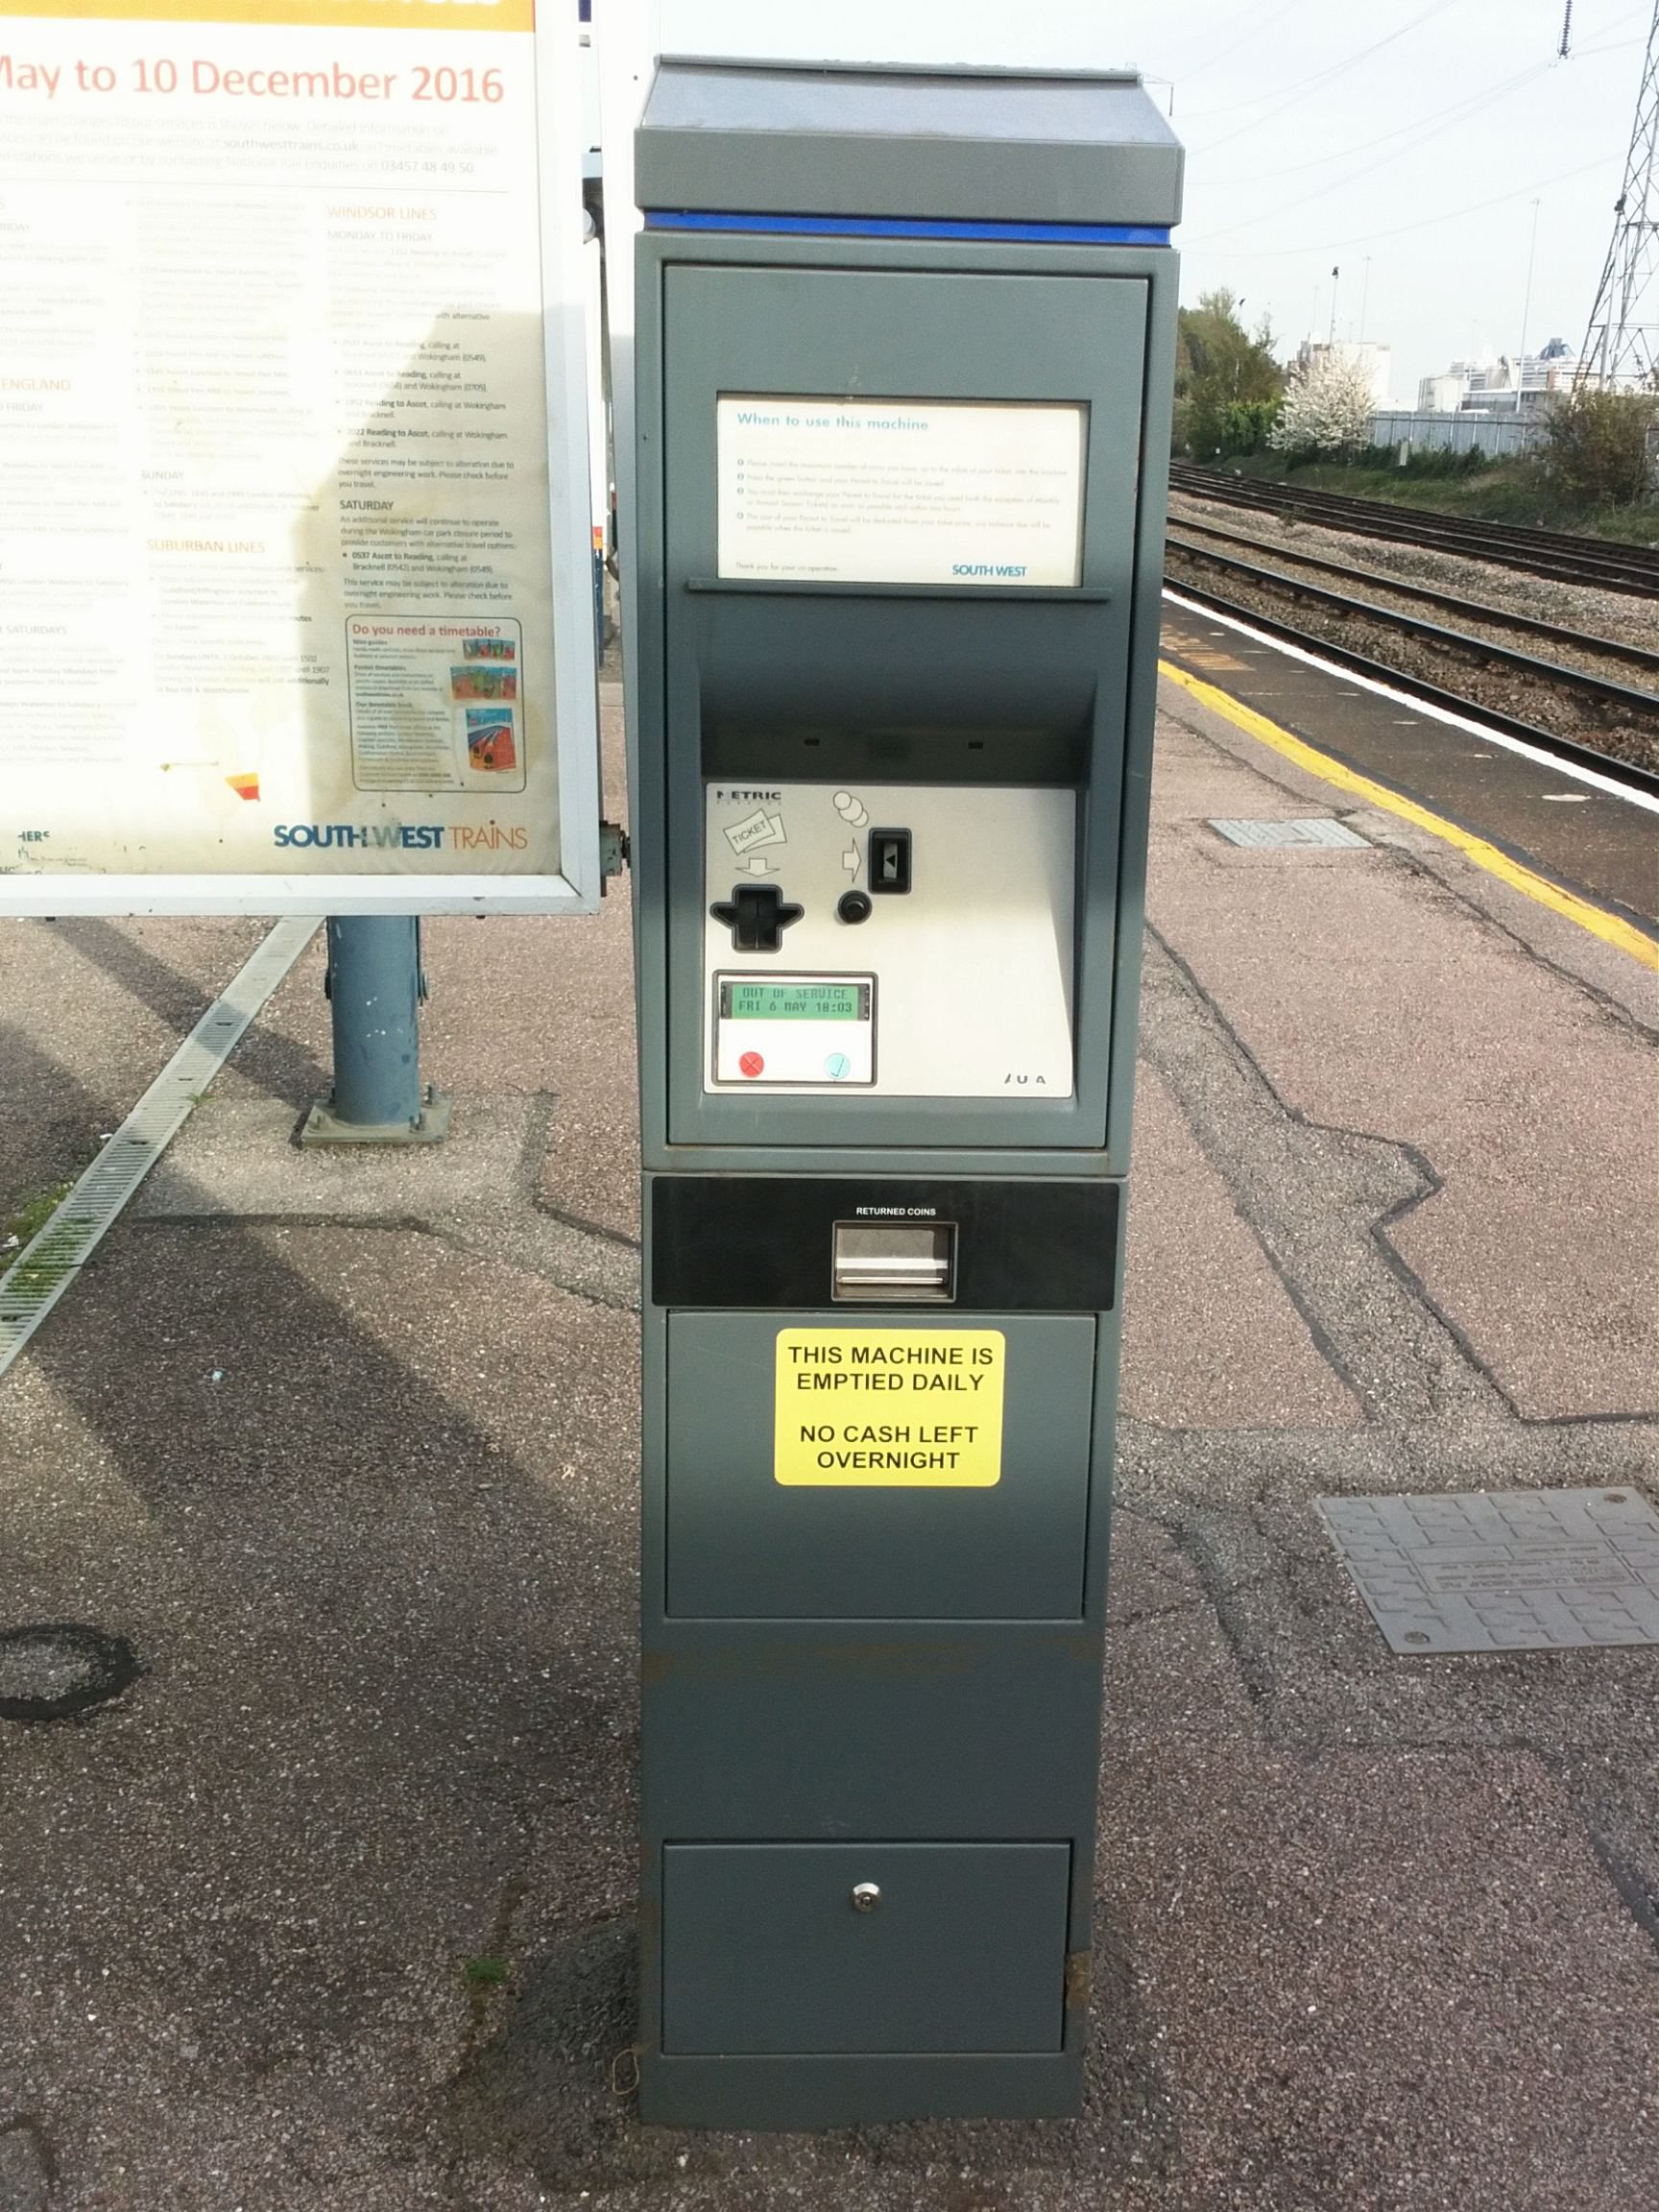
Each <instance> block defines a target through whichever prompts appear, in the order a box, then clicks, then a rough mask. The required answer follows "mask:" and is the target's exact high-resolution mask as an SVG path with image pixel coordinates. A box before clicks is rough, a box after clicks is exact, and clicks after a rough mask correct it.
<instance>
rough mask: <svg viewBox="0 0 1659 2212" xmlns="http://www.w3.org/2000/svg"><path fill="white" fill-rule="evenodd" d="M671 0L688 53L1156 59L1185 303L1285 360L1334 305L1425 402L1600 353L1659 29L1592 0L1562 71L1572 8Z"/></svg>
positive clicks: (1398, 385) (1342, 329)
mask: <svg viewBox="0 0 1659 2212" xmlns="http://www.w3.org/2000/svg"><path fill="white" fill-rule="evenodd" d="M601 4H603V0H601ZM658 5H659V8H660V18H661V31H660V40H661V50H662V51H664V52H667V53H682V54H688V53H698V54H741V53H749V54H753V55H774V56H778V57H780V58H785V57H793V58H800V59H818V60H893V61H899V60H905V61H960V62H975V61H977V62H999V63H1004V64H1006V63H1011V62H1012V63H1019V64H1022V65H1047V66H1056V65H1059V66H1067V65H1070V66H1073V67H1096V68H1097V67H1102V66H1107V65H1112V66H1117V65H1121V64H1125V63H1128V64H1133V65H1134V66H1137V67H1139V68H1140V69H1141V70H1142V72H1143V73H1144V74H1145V76H1146V78H1147V80H1148V82H1149V84H1150V88H1151V90H1152V92H1153V94H1154V96H1155V97H1156V98H1157V99H1158V101H1159V103H1160V105H1161V106H1163V107H1165V108H1169V107H1170V105H1171V103H1172V104H1173V112H1172V116H1171V120H1172V122H1173V125H1174V128H1175V130H1176V131H1177V132H1178V133H1179V134H1180V136H1181V138H1182V139H1183V140H1184V142H1185V144H1186V147H1187V190H1186V213H1185V218H1184V220H1183V222H1182V226H1181V228H1180V229H1179V230H1178V231H1177V233H1176V243H1177V245H1178V246H1179V248H1180V250H1181V255H1182V277H1181V290H1182V298H1183V301H1186V302H1188V303H1191V302H1192V301H1195V300H1196V299H1197V297H1198V295H1199V294H1200V293H1202V292H1207V291H1211V290H1214V289H1215V288H1217V287H1222V286H1224V287H1226V288H1227V289H1228V290H1230V291H1232V292H1233V293H1235V294H1236V295H1238V297H1239V298H1240V299H1241V301H1242V302H1243V305H1242V309H1241V312H1242V316H1243V320H1244V321H1245V323H1247V324H1248V325H1251V326H1252V327H1255V326H1256V325H1257V324H1258V323H1259V322H1260V321H1261V320H1262V318H1265V319H1266V320H1267V321H1268V323H1269V324H1270V325H1271V328H1272V330H1273V333H1274V335H1275V339H1276V342H1277V349H1278V350H1279V352H1280V353H1281V355H1282V356H1283V355H1285V354H1286V353H1288V352H1292V351H1293V350H1294V349H1295V346H1296V343H1297V341H1298V340H1300V339H1302V338H1304V337H1307V336H1310V335H1312V336H1317V337H1319V338H1325V337H1328V336H1329V335H1330V333H1331V327H1332V315H1333V298H1332V294H1333V290H1334V293H1335V299H1334V315H1335V332H1336V335H1337V337H1338V338H1358V337H1364V338H1367V339H1375V340H1378V341H1381V342H1382V343H1384V344H1386V345H1388V346H1390V347H1391V348H1392V349H1393V397H1394V398H1395V400H1396V401H1397V402H1398V403H1401V404H1404V405H1409V404H1411V403H1412V402H1414V400H1415V397H1416V393H1417V382H1418V379H1419V378H1420V377H1422V376H1425V375H1429V374H1431V373H1433V372H1434V371H1436V370H1440V369H1444V368H1445V367H1446V366H1447V365H1448V364H1449V363H1450V362H1451V361H1452V360H1453V359H1455V358H1466V357H1475V358H1483V357H1487V356H1490V355H1495V354H1497V353H1500V352H1506V353H1511V354H1513V353H1514V352H1516V351H1517V350H1518V349H1519V348H1520V346H1521V343H1522V339H1523V333H1525V338H1526V344H1527V350H1528V351H1529V352H1535V351H1537V349H1539V347H1540V346H1541V345H1542V344H1543V343H1544V342H1545V341H1546V340H1548V339H1550V338H1551V337H1556V336H1559V337H1563V338H1565V339H1566V340H1567V342H1568V344H1569V345H1570V346H1572V347H1574V348H1575V349H1576V348H1577V347H1578V346H1579V345H1581V344H1582V342H1583V337H1584V327H1585V324H1586V321H1587V319H1588V317H1589V313H1590V308H1591V304H1592V301H1593V300H1594V297H1595V292H1596V285H1597V280H1598V278H1599V276H1600V273H1601V264H1602V261H1603V259H1604V258H1605V255H1606V252H1607V244H1608V240H1609V238H1610V236H1611V234H1612V226H1613V203H1614V201H1615V200H1616V199H1617V198H1618V196H1619V189H1620V184H1621V181H1622V179H1623V162H1624V152H1625V147H1626V143H1627V141H1628V138H1629V135H1630V123H1631V118H1632V115H1633V113H1634V110H1635V106H1636V95H1637V89H1638V85H1639V83H1640V78H1641V71H1642V60H1643V52H1644V48H1645V45H1646V41H1647V29H1648V25H1649V23H1650V22H1651V20H1652V14H1653V0H1640V4H1639V5H1633V4H1632V0H1574V7H1573V49H1574V50H1573V54H1572V57H1571V59H1569V60H1565V61H1563V60H1558V59H1557V56H1556V48H1557V46H1558V45H1559V43H1560V36H1561V21H1562V15H1563V12H1564V8H1565V0H1364V4H1363V5H1357V4H1356V0H1256V4H1254V5H1251V6H1241V5H1239V4H1238V0H833V4H832V5H831V4H829V0H658ZM1534 203H1536V207H1534ZM1535 219H1536V252H1535V254H1534V252H1533V226H1534V220H1535ZM1529 260H1530V261H1531V263H1532V281H1531V295H1530V301H1529V303H1528V299H1527V268H1528V262H1529ZM1333 268H1336V269H1339V270H1340V272H1341V274H1340V276H1339V277H1338V278H1337V279H1336V280H1335V283H1334V285H1333V279H1332V276H1331V271H1332V270H1333Z"/></svg>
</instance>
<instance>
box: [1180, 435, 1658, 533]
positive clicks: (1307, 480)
mask: <svg viewBox="0 0 1659 2212" xmlns="http://www.w3.org/2000/svg"><path fill="white" fill-rule="evenodd" d="M1222 468H1223V469H1224V470H1226V471H1233V470H1237V471H1238V474H1239V475H1241V476H1255V477H1264V478H1266V479H1267V480H1268V481H1269V482H1271V483H1275V484H1293V485H1296V486H1298V487H1299V488H1301V489H1303V490H1305V491H1310V492H1341V493H1346V494H1347V495H1348V496H1349V497H1350V498H1354V499H1385V500H1387V501H1388V502H1389V504H1390V505H1392V506H1395V507H1418V508H1425V509H1427V510H1428V511H1429V512H1431V514H1435V515H1459V516H1463V517H1466V518H1467V519H1469V520H1471V521H1479V522H1524V523H1527V524H1530V525H1532V526H1533V527H1535V528H1540V529H1545V530H1575V531H1578V532H1580V533H1581V534H1582V535H1583V536H1585V537H1590V538H1608V539H1612V540H1615V541H1617V542H1619V543H1621V544H1625V545H1659V503H1655V502H1654V501H1652V500H1649V501H1648V502H1647V504H1646V505H1644V506H1641V507H1598V508H1575V507H1570V506H1567V505H1565V504H1564V503H1563V501H1562V500H1561V499H1560V497H1559V496H1558V494H1557V493H1555V492H1554V491H1553V490H1552V489H1551V485H1550V483H1549V480H1548V479H1547V478H1546V477H1545V475H1544V473H1543V471H1542V469H1539V467H1538V466H1537V464H1536V462H1534V461H1532V460H1530V459H1519V460H1514V461H1493V462H1491V463H1489V464H1488V465H1487V467H1485V468H1484V469H1475V470H1473V471H1471V472H1470V473H1469V474H1467V475H1465V474H1461V473H1459V474H1457V475H1455V476H1450V475H1449V476H1433V475H1429V474H1424V475H1417V474H1414V473H1413V472H1412V471H1411V470H1409V469H1373V468H1359V467H1354V466H1351V465H1349V464H1348V463H1346V462H1341V461H1315V462H1311V463H1309V464H1307V465H1305V466H1304V467H1301V468H1296V469H1292V468H1289V467H1288V466H1287V465H1286V463H1285V462H1284V461H1283V460H1281V459H1280V457H1279V456H1278V455H1277V454H1274V453H1249V454H1240V455H1238V456H1237V457H1236V458H1234V459H1233V460H1231V461H1226V462H1224V463H1223V464H1222Z"/></svg>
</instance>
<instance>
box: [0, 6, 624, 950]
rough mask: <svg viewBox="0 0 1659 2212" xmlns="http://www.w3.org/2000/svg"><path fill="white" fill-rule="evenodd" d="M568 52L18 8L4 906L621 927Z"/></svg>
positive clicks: (1, 525)
mask: <svg viewBox="0 0 1659 2212" xmlns="http://www.w3.org/2000/svg"><path fill="white" fill-rule="evenodd" d="M560 28H561V31H562V32H563V30H564V29H565V26H564V24H563V20H561V26H560ZM542 43H543V44H552V43H553V41H552V40H551V39H550V38H548V39H546V40H544V41H543V42H542ZM558 49H559V50H558V51H557V52H556V53H553V54H549V53H546V52H544V51H542V50H541V46H539V41H538V38H537V35H536V29H535V18H534V12H533V0H56V4H55V0H27V4H25V5H20V4H19V0H0V911H11V912H31V911H34V912H40V911H45V912H60V911H73V910H75V907H76V904H77V902H76V901H75V900H74V899H73V898H72V897H68V896H63V897H58V902H56V903H53V902H51V898H52V897H54V896H57V891H58V887H63V888H64V890H65V891H66V892H73V890H74V889H75V888H76V887H77V886H79V887H80V889H81V891H82V893H83V894H84V896H83V898H82V899H81V901H80V902H79V903H80V906H81V910H97V908H98V906H99V904H100V899H99V892H98V888H97V886H99V885H102V886H104V887H105V888H106V889H108V888H109V887H111V886H113V885H117V884H121V883H125V884H126V885H128V886H129V887H130V888H131V887H132V886H134V885H136V886H137V888H136V889H134V890H133V891H132V904H133V905H134V906H135V907H138V908H140V909H142V908H160V907H162V906H170V907H171V908H172V909H173V910H176V911H177V910H184V911H189V910H198V911H222V910H225V909H226V908H227V907H228V906H230V907H233V906H235V905H244V906H246V907H248V908H249V909H250V910H252V911H255V912H277V911H282V910H285V909H286V910H294V909H295V908H296V907H299V908H301V909H305V910H310V911H317V910H319V908H321V907H323V906H325V905H326V907H327V909H328V910H329V911H371V910H373V909H374V908H375V907H386V908H389V909H391V910H397V911H421V910H443V909H444V908H445V907H451V908H454V907H459V908H462V909H465V910H471V911H478V910H481V909H482V908H487V907H489V906H493V905H514V906H519V907H523V906H525V905H530V904H537V905H543V906H555V905H561V904H569V905H583V904H591V902H592V899H591V896H590V894H591V893H592V892H595V891H596V889H597V884H596V882H591V881H589V882H588V883H586V884H579V883H577V882H575V881H574V880H573V878H574V877H575V876H577V875H579V874H581V873H582V871H580V870H577V869H575V868H573V866H572V861H571V855H570V854H569V853H568V852H567V851H565V850H564V849H563V848H562V839H561V829H562V821H561V817H562V812H565V813H566V814H568V813H569V811H570V803H571V799H572V795H573V793H574V794H577V795H579V796H584V797H585V796H586V793H587V788H588V785H589V784H590V783H593V782H596V743H595V732H594V729H593V712H594V709H593V611H592V581H591V559H590V551H589V533H588V529H587V522H586V517H587V509H588V485H587V482H586V469H587V425H586V404H585V394H584V390H583V360H582V334H581V323H580V318H581V309H580V304H579V301H580V291H579V285H580V273H579V255H580V225H581V220H582V218H581V202H580V190H581V186H580V167H579V162H578V158H577V155H578V150H577V148H576V146H575V143H574V133H575V123H574V115H575V110H576V99H577V95H576V89H575V86H574V84H573V83H572V84H570V85H569V87H568V99H567V100H565V97H564V93H565V87H564V86H563V85H562V84H561V83H560V77H561V73H568V74H571V75H573V73H574V71H575V69H576V66H577V60H578V50H577V45H576V40H575V36H574V32H573V30H572V31H571V34H570V36H569V37H568V38H562V39H561V40H560V41H559V42H558ZM565 111H567V112H568V114H569V116H570V117H571V121H570V122H569V123H568V124H567V125H564V126H561V124H560V117H561V116H562V115H563V114H564V113H565ZM561 127H563V129H564V132H565V137H566V138H567V139H568V141H569V143H568V144H567V145H566V146H563V147H561V146H559V145H557V144H555V143H554V140H555V139H556V137H557V135H558V131H559V129H560V128H561ZM565 156H567V159H566V158H565ZM566 286H568V289H566ZM586 756H592V759H591V761H590V763H589V765H587V766H583V765H581V764H580V763H581V761H582V760H583V758H584V757H586ZM573 762H576V763H578V764H577V765H573ZM562 789H563V799H564V806H563V808H562V803H561V802H562ZM590 811H591V813H592V815H593V818H594V819H593V825H592V829H591V839H590V841H591V844H592V847H593V854H591V855H589V857H595V858H596V848H597V829H596V817H597V803H596V796H595V798H594V803H593V805H592V807H591V809H590ZM586 834H587V833H586V829H585V830H584V839H583V840H579V841H584V840H586ZM33 878H49V879H50V882H51V885H52V886H53V892H52V893H51V894H50V895H49V893H48V888H47V884H46V882H45V881H42V882H41V883H40V885H39V886H38V890H37V891H32V889H31V881H32V879H33ZM342 879H346V881H347V882H348V883H349V884H355V885H356V887H357V889H358V891H359V892H360V896H359V897H358V898H356V899H355V900H347V899H344V898H339V897H336V896H335V893H336V891H337V890H338V889H339V886H340V884H341V881H342ZM532 883H534V884H536V885H539V886H541V889H542V890H543V891H544V892H545V896H541V897H535V896H531V895H529V885H530V884H532ZM146 886H147V887H149V889H150V890H152V891H156V892H157V893H160V892H161V891H162V890H163V889H164V890H165V892H166V894H167V895H166V896H165V897H163V896H159V895H158V896H155V897H151V896H148V895H146V889H145V887H146ZM497 892H501V893H508V892H513V893H516V894H517V895H516V896H511V897H508V896H502V897H497V896H495V894H496V893H497ZM32 899H33V900H34V903H33V904H32V903H31V900H32ZM119 903H120V902H119V899H118V898H117V899H112V900H110V901H109V902H108V904H105V905H104V906H103V910H110V907H111V906H113V905H118V904H119Z"/></svg>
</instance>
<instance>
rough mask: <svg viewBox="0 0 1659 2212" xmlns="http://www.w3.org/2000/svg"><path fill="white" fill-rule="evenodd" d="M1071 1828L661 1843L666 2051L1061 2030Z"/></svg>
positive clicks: (996, 2048) (979, 2045) (1046, 2040)
mask: <svg viewBox="0 0 1659 2212" xmlns="http://www.w3.org/2000/svg"><path fill="white" fill-rule="evenodd" d="M1070 1866H1071V1850H1070V1844H1067V1843H1063V1842H1062V1843H671V1844H669V1845H668V1847H667V1849H666V1850H665V1851H664V1852H663V1855H662V2050H663V2053H664V2055H665V2056H679V2055H685V2056H696V2055H699V2054H702V2055H713V2054H716V2053H718V2054H721V2055H724V2056H764V2055H788V2054H800V2055H804V2056H805V2055H811V2054H829V2053H871V2054H884V2053H892V2054H898V2053H905V2052H945V2053H949V2052H1017V2051H1018V2052H1032V2053H1037V2052H1050V2051H1059V2050H1060V2049H1061V2047H1062V2037H1063V2016H1064V2009H1065V1984H1066V1912H1067V1893H1068V1888H1069V1885H1070Z"/></svg>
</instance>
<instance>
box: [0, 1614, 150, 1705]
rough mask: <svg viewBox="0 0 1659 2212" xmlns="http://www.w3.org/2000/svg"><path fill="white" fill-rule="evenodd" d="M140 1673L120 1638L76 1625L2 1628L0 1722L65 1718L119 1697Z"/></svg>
mask: <svg viewBox="0 0 1659 2212" xmlns="http://www.w3.org/2000/svg"><path fill="white" fill-rule="evenodd" d="M139 1671H140V1669H139V1666H138V1660H137V1657H136V1655H135V1654H134V1652H133V1649H132V1645H131V1644H129V1643H128V1642H127V1640H126V1639H125V1637H122V1636H106V1635H105V1634H104V1632H103V1630H102V1629H99V1628H87V1627H84V1625H83V1624H82V1623H80V1622H78V1621H37V1622H34V1623H31V1624H30V1625H29V1626H28V1627H26V1628H5V1629H0V1720H63V1719H68V1717H69V1716H70V1715H71V1714H74V1713H84V1712H86V1711H87V1709H88V1708H89V1707H91V1706H93V1705H104V1704H107V1703H108V1700H109V1699H110V1698H111V1697H119V1696H120V1695H121V1693H122V1691H123V1690H125V1689H126V1688H127V1686H128V1684H129V1683H131V1682H132V1681H134V1680H135V1679H136V1678H137V1675H138V1673H139Z"/></svg>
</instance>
